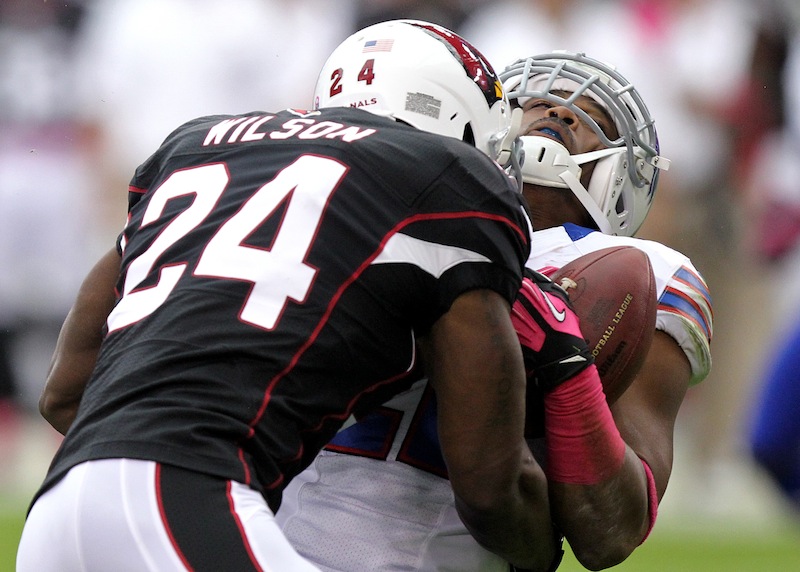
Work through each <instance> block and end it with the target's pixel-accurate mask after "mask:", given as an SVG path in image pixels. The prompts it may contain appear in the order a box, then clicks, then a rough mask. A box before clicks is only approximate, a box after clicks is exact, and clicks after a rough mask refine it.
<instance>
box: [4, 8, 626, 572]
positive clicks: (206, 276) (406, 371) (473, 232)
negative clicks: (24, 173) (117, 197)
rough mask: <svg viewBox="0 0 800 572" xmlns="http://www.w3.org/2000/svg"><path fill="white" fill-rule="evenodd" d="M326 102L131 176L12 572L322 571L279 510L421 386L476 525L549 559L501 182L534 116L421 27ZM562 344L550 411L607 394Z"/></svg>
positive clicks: (253, 122)
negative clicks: (559, 396) (351, 425)
mask: <svg viewBox="0 0 800 572" xmlns="http://www.w3.org/2000/svg"><path fill="white" fill-rule="evenodd" d="M246 87H247V86H242V89H246ZM316 95H317V101H316V105H315V107H316V109H314V110H311V111H303V110H296V109H290V110H283V111H279V112H262V111H255V112H252V113H246V114H242V115H235V116H231V115H218V116H210V117H202V118H198V119H195V120H192V121H189V122H188V123H186V124H184V125H182V126H180V127H178V128H177V129H176V130H175V131H173V132H172V133H171V134H170V135H169V136H168V137H167V139H166V140H165V141H164V143H163V144H162V145H161V147H160V148H159V149H158V150H156V151H155V153H154V154H153V155H152V156H151V157H150V158H149V159H147V160H146V161H145V162H144V163H143V164H142V165H141V166H140V167H139V168H138V169H137V170H136V172H135V174H134V176H133V179H132V181H131V185H130V188H129V194H128V197H129V207H128V220H127V224H126V226H125V228H124V229H123V230H122V232H121V234H120V236H119V240H118V242H117V246H116V248H114V249H113V250H111V251H110V252H109V253H108V254H107V255H106V256H105V257H104V258H103V259H102V260H101V261H100V262H99V263H98V264H97V265H96V266H95V268H94V269H93V270H92V272H91V273H90V274H89V276H88V277H87V279H86V281H85V282H84V284H83V286H82V288H81V290H80V291H79V293H78V296H77V300H76V302H75V305H74V306H73V309H72V310H71V312H70V313H69V315H68V317H67V319H66V321H65V323H64V326H63V328H62V331H61V335H60V337H59V340H58V344H57V348H56V352H55V355H54V359H53V362H52V367H51V370H50V372H49V376H48V379H47V383H46V387H45V390H44V393H43V395H42V399H41V401H40V404H41V409H42V413H43V415H44V416H45V417H46V418H47V419H48V420H50V421H51V423H52V424H53V425H54V426H55V427H56V428H57V429H58V430H60V431H62V432H64V433H66V436H65V438H64V441H63V443H62V446H61V447H60V449H59V451H58V452H57V454H56V457H55V459H54V460H53V463H52V465H51V467H50V470H49V471H48V474H47V476H46V478H45V482H44V483H43V485H42V487H41V488H40V490H39V491H38V492H37V494H36V495H35V498H34V500H33V503H32V506H31V509H30V512H29V514H28V518H27V520H26V524H25V527H24V530H23V533H22V538H21V541H20V546H19V551H18V558H17V570H19V571H20V572H27V571H36V572H42V571H56V570H57V571H65V570H98V571H107V570H115V571H124V570H135V571H139V570H146V569H158V570H236V571H238V570H264V569H269V570H274V571H279V570H291V571H301V570H318V568H317V567H316V566H315V565H314V564H312V563H310V562H309V561H308V560H307V559H306V558H304V557H303V556H301V555H299V554H298V553H297V552H296V551H295V550H294V548H293V547H292V546H291V545H290V543H289V542H288V541H287V540H286V538H285V536H284V535H283V533H282V531H281V530H280V528H279V527H278V526H277V524H276V522H275V518H274V513H275V511H277V509H278V507H279V505H280V503H281V498H282V491H283V489H284V488H285V487H286V485H287V484H288V483H289V482H291V480H292V479H293V478H294V477H295V475H297V474H298V473H299V472H300V471H302V470H303V469H304V468H305V467H306V466H307V465H308V464H309V463H310V462H311V461H313V460H314V458H315V455H316V454H317V452H318V451H319V450H320V449H321V448H322V447H323V446H324V445H325V444H326V443H327V442H329V441H330V440H331V439H332V438H333V437H334V436H335V435H336V433H337V431H338V430H339V429H340V428H341V427H342V425H343V423H344V422H345V420H346V419H348V418H349V417H351V416H356V417H362V416H364V415H365V414H367V413H368V412H370V411H372V410H374V409H375V408H376V407H378V406H380V404H382V403H384V402H386V401H387V400H388V399H390V398H391V397H392V396H393V395H396V394H398V393H401V392H403V391H405V390H406V389H407V388H408V387H409V386H410V385H412V384H413V383H414V382H415V381H416V380H417V379H418V377H419V372H420V371H421V369H423V368H424V370H425V372H426V373H427V375H428V376H429V379H430V384H431V386H432V387H434V388H435V390H436V392H437V396H438V435H437V443H438V445H440V446H441V452H442V454H443V455H444V459H445V460H446V463H447V467H448V471H449V478H450V483H449V485H448V490H449V491H451V492H450V494H451V495H452V496H451V497H450V500H451V503H452V506H455V507H456V509H455V510H457V511H458V514H459V515H460V518H461V521H463V523H464V525H465V526H466V527H467V528H468V529H469V531H470V533H471V534H472V535H473V536H474V538H476V539H477V541H478V542H480V544H481V545H482V546H484V547H485V548H486V549H488V550H490V551H492V552H493V553H496V554H497V556H498V558H501V559H502V560H503V561H509V562H512V563H514V565H516V566H518V567H520V568H527V569H535V570H546V569H548V568H550V567H551V563H552V562H553V561H554V560H556V559H557V535H556V533H555V531H554V530H553V527H552V523H551V520H550V509H549V506H548V504H549V500H548V482H547V479H546V477H545V473H544V471H543V470H542V467H541V466H540V465H539V464H538V463H537V462H536V461H535V460H534V458H533V455H532V453H531V451H530V449H529V447H528V445H527V443H526V441H525V438H524V422H525V419H524V418H525V385H526V380H525V373H524V363H523V358H522V352H521V350H520V345H519V342H518V340H517V335H516V332H515V330H514V326H513V324H512V321H511V317H510V308H511V304H512V303H513V301H514V298H515V296H516V293H517V291H518V290H519V288H520V285H521V281H522V274H523V267H524V263H525V260H526V259H527V258H528V256H529V253H530V242H529V229H530V220H529V218H528V216H527V214H526V210H525V207H524V203H523V199H522V197H521V196H520V194H519V193H518V189H517V187H516V184H515V183H514V182H513V181H512V180H511V179H510V178H509V177H508V175H507V173H506V172H505V171H504V170H503V169H502V168H501V167H500V165H499V164H498V162H496V160H498V159H499V160H500V161H502V162H503V163H505V162H506V161H508V160H509V158H510V156H511V155H512V154H513V142H514V141H515V136H516V133H517V129H518V127H519V124H518V123H516V122H515V121H514V117H516V118H519V117H520V115H521V114H520V113H513V114H512V113H511V109H510V104H509V101H508V99H507V97H506V95H505V91H504V88H503V86H502V84H501V82H500V81H499V79H498V77H497V75H496V74H495V72H494V71H493V70H492V68H491V66H490V65H489V64H488V63H487V62H486V61H485V60H484V58H483V57H482V56H481V55H480V53H479V52H478V51H477V50H476V49H475V48H474V47H473V46H471V45H470V44H469V43H467V42H466V41H464V40H463V39H462V38H460V37H459V36H457V35H456V34H454V33H453V32H451V31H449V30H446V29H444V28H441V27H439V26H436V25H433V24H428V23H425V22H417V21H394V22H387V23H382V24H377V25H375V26H372V27H369V28H366V29H364V30H362V31H359V32H357V33H356V34H354V35H353V36H351V37H350V38H348V39H346V40H345V41H344V42H343V43H342V44H341V45H340V46H339V47H338V48H337V49H336V50H335V51H334V52H333V54H332V55H331V57H330V59H329V60H328V62H327V64H326V65H325V67H324V68H323V70H322V72H321V74H320V76H319V81H318V88H317V93H316ZM543 284H544V286H545V287H549V286H547V284H546V282H543ZM537 292H540V294H539V295H540V296H544V295H546V294H545V293H543V292H541V291H538V290H537ZM553 296H554V299H555V300H556V303H557V304H559V307H560V308H562V309H564V310H565V311H569V308H568V307H567V306H566V304H565V302H564V301H563V300H560V299H558V297H557V295H555V294H554V295H553ZM540 306H541V304H540ZM543 311H545V310H543ZM570 324H571V326H570V328H568V329H567V331H556V330H555V329H551V328H550V327H549V326H543V327H544V332H543V333H545V334H546V346H547V348H548V349H549V350H550V352H551V354H552V356H553V357H554V358H556V363H554V364H549V365H550V366H551V367H550V368H549V369H548V371H549V375H547V376H545V375H542V376H541V379H540V381H541V383H542V384H547V385H548V386H551V387H554V388H555V389H553V392H554V393H555V392H557V390H558V388H557V387H556V386H558V385H559V384H560V383H561V382H567V381H569V380H570V379H572V378H573V377H581V379H582V383H583V384H584V385H586V384H589V385H591V386H592V387H593V388H595V389H596V388H597V387H599V383H600V382H599V377H598V374H597V370H596V368H595V367H594V365H593V363H592V360H591V356H590V353H589V350H588V347H587V345H586V343H585V341H584V340H583V338H582V336H581V333H580V331H579V329H578V327H577V325H576V320H574V317H573V319H572V320H571V321H570ZM561 329H562V330H564V328H563V327H562V328H561ZM550 334H552V335H550ZM423 362H424V364H423ZM577 401H578V402H580V400H577ZM437 450H438V449H437ZM626 456H627V455H626ZM637 463H638V461H637ZM450 486H452V488H449V487H450ZM320 517H321V518H325V515H320ZM531 539H536V542H531Z"/></svg>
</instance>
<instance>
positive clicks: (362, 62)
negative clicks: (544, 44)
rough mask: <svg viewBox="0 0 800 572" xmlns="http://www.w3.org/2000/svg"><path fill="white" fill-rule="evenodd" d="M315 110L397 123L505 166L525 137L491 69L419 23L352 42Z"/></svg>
mask: <svg viewBox="0 0 800 572" xmlns="http://www.w3.org/2000/svg"><path fill="white" fill-rule="evenodd" d="M314 107H315V108H316V109H321V108H326V107H357V108H361V109H364V110H366V111H370V112H372V113H375V114H378V115H385V116H387V117H393V118H394V119H397V120H400V121H403V122H404V123H407V124H409V125H411V126H413V127H416V128H418V129H421V130H423V131H428V132H431V133H437V134H439V135H444V136H446V137H453V138H456V139H463V140H465V141H469V142H471V143H474V145H475V147H477V148H478V149H480V150H481V151H483V152H484V153H486V154H487V155H488V156H489V157H491V158H492V159H495V160H499V161H501V162H505V161H506V160H507V159H508V156H507V155H505V154H503V153H502V152H503V151H504V150H505V151H510V150H511V147H512V142H513V139H514V138H515V137H516V134H517V133H516V129H515V128H514V127H513V126H512V119H511V106H510V105H509V103H508V98H507V97H506V95H505V92H504V90H503V86H502V84H501V83H500V81H499V79H498V76H497V74H496V73H495V71H494V70H493V68H492V67H491V65H490V64H489V62H488V61H487V60H486V59H485V58H484V57H483V56H482V55H481V54H480V52H478V51H477V50H476V49H475V48H474V47H473V46H471V45H470V44H469V43H468V42H467V41H466V40H464V39H463V38H461V37H460V36H458V35H457V34H455V33H454V32H451V31H450V30H448V29H446V28H443V27H441V26H438V25H436V24H431V23H428V22H422V21H418V20H392V21H388V22H381V23H379V24H374V25H372V26H368V27H366V28H364V29H362V30H360V31H358V32H356V33H355V34H353V35H351V36H350V37H349V38H347V39H346V40H344V41H343V42H342V43H341V44H340V45H339V46H338V47H337V48H336V49H335V50H334V51H333V53H331V55H330V57H329V58H328V60H327V62H326V63H325V65H324V66H323V68H322V71H321V72H320V75H319V78H318V80H317V85H316V88H315V90H314ZM516 127H517V128H518V125H517V126H516Z"/></svg>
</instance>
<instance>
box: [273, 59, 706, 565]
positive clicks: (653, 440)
mask: <svg viewBox="0 0 800 572" xmlns="http://www.w3.org/2000/svg"><path fill="white" fill-rule="evenodd" d="M501 77H502V78H503V80H504V83H505V85H506V88H507V89H508V90H509V97H511V98H512V103H513V104H515V105H517V106H518V107H519V108H520V109H522V110H523V111H524V119H523V122H522V130H521V141H522V142H523V146H524V151H525V155H524V161H523V164H522V181H523V183H524V189H523V193H524V196H525V198H526V200H527V203H528V205H529V207H530V213H531V219H532V222H533V226H534V229H535V232H534V233H533V238H532V244H533V245H534V247H533V248H532V250H531V256H530V258H529V259H528V261H527V263H526V266H527V267H528V268H529V269H530V270H534V271H540V272H548V273H549V272H552V271H555V269H557V268H559V267H561V266H563V265H565V264H566V263H568V262H570V261H572V260H574V259H576V258H578V257H579V256H581V255H583V254H587V253H590V252H593V251H596V250H599V249H602V248H607V247H611V246H620V245H632V246H635V247H637V248H640V249H641V250H643V251H644V252H646V253H647V255H648V256H649V258H650V261H651V265H652V268H653V270H654V274H655V277H656V285H657V296H658V318H657V324H656V330H657V331H656V332H655V337H654V341H653V345H652V348H651V350H650V352H649V354H648V356H647V359H646V362H645V364H644V366H643V367H642V369H641V371H640V372H639V375H638V376H637V378H636V379H635V380H634V381H633V383H632V385H631V386H630V387H629V389H628V390H627V391H626V392H625V393H624V394H623V395H622V396H621V397H620V398H619V399H618V401H616V402H615V403H614V404H613V405H612V406H611V407H610V408H609V406H608V405H607V404H606V403H605V401H604V400H602V399H599V400H597V399H595V400H594V401H592V402H588V401H584V402H583V406H582V408H578V409H576V410H575V411H580V412H581V416H582V417H581V419H579V420H578V421H577V422H575V424H571V422H570V420H569V419H566V418H565V417H564V411H567V410H569V409H570V408H571V407H572V406H573V405H574V404H575V402H573V403H572V404H570V400H571V399H578V398H579V397H580V398H582V399H587V396H588V395H591V393H590V391H589V390H588V389H587V388H586V387H583V388H581V387H580V386H579V380H570V381H569V382H566V383H564V384H563V385H561V386H559V387H558V388H557V389H556V390H555V391H550V392H548V393H546V394H545V395H544V398H543V401H544V403H543V409H544V419H543V420H539V421H540V424H541V425H542V434H543V436H544V439H537V440H536V441H534V442H532V446H534V447H535V448H534V450H535V451H536V450H538V449H540V448H542V449H544V451H545V455H546V456H547V459H548V465H547V467H546V474H547V477H548V480H549V501H550V505H549V511H550V512H549V514H548V517H550V518H552V519H553V521H554V523H555V524H556V525H557V527H558V528H559V529H560V531H561V532H563V534H564V535H565V536H566V538H567V539H568V541H569V544H570V547H571V549H572V550H573V552H574V553H575V555H576V556H577V558H578V559H579V561H580V562H581V563H583V564H584V565H585V566H587V567H588V568H590V569H601V568H606V567H609V566H612V565H615V564H617V563H618V562H620V561H622V560H624V559H625V558H626V557H627V556H628V555H629V554H630V553H631V552H632V551H633V550H634V549H635V548H636V547H637V546H638V545H639V544H640V543H641V542H642V541H643V540H644V538H645V537H646V536H647V534H648V533H649V530H650V529H651V528H652V526H653V524H654V522H655V518H656V513H657V507H658V502H659V500H660V499H661V497H662V496H663V494H664V492H665V489H666V487H667V482H668V480H669V476H670V472H671V469H672V459H673V429H674V423H675V419H676V416H677V414H678V410H679V407H680V405H681V403H682V401H683V399H684V395H685V393H686V391H687V388H689V387H690V386H691V385H692V384H696V383H698V382H700V381H701V380H702V379H704V378H705V377H706V376H707V375H708V372H709V369H710V367H711V357H710V340H711V329H712V313H711V300H710V297H709V293H708V290H707V287H706V285H705V283H704V281H703V279H702V278H701V276H700V274H699V273H698V272H697V270H696V269H695V268H694V266H693V265H692V263H691V261H690V260H689V259H688V258H687V257H686V256H684V255H682V254H680V253H679V252H676V251H674V250H672V249H671V248H668V247H666V246H664V245H662V244H659V243H655V242H652V241H646V240H642V239H637V238H632V237H633V235H634V233H636V231H637V230H638V229H639V227H640V226H641V224H642V222H643V221H644V219H645V217H646V216H647V213H648V210H649V209H650V206H651V204H652V199H653V194H654V192H655V190H656V185H657V180H658V172H659V170H660V169H663V168H666V167H667V166H668V161H667V160H666V159H664V158H663V157H662V156H661V155H660V151H659V149H658V140H657V137H656V131H655V126H654V123H653V119H652V118H651V116H650V113H649V112H648V110H647V107H646V106H645V104H644V102H643V101H642V99H641V97H640V94H639V93H638V91H637V90H636V89H635V88H634V87H633V85H631V84H630V82H629V81H627V80H626V79H625V78H624V77H623V76H621V75H620V74H619V73H618V71H617V70H615V69H614V68H613V67H612V66H609V65H607V64H605V63H603V62H600V61H597V60H594V59H592V58H589V57H587V56H586V55H583V54H571V53H553V54H544V55H541V56H535V57H531V58H525V59H522V60H520V61H518V62H516V63H514V64H513V65H510V66H509V67H508V68H506V70H505V71H504V72H503V73H502V74H501ZM526 280H527V278H526ZM524 310H525V309H524V307H523V305H522V304H515V306H514V311H515V314H516V313H517V312H518V311H519V312H524ZM520 315H521V314H520ZM515 324H516V325H517V326H518V328H522V327H524V325H523V322H522V321H516V322H515ZM520 337H521V338H523V336H522V332H520ZM570 390H572V391H574V392H575V393H574V395H572V396H567V395H564V393H565V392H567V391H570ZM595 391H596V388H595ZM555 394H561V395H555ZM439 403H440V402H439ZM565 404H566V405H565ZM436 406H437V400H436V399H435V397H434V392H433V391H431V389H430V387H428V386H427V385H426V383H425V382H424V381H421V382H419V383H417V384H415V385H414V386H412V387H411V388H410V389H409V391H407V392H405V393H403V394H400V395H398V396H396V397H394V398H393V399H392V400H391V401H389V402H387V403H385V404H384V406H383V408H381V410H379V411H376V412H373V413H371V414H370V415H368V416H366V417H364V418H362V419H359V420H358V422H356V423H354V424H353V425H351V426H349V427H347V428H345V429H344V430H343V431H341V432H340V433H339V434H338V435H337V436H336V437H335V438H334V440H333V441H332V442H331V443H330V444H329V445H328V446H327V447H326V449H325V450H324V451H322V452H321V453H320V454H319V455H318V457H317V459H315V461H314V462H313V463H312V464H311V465H310V466H309V468H308V469H306V471H304V472H303V473H302V474H301V475H300V476H299V477H298V478H297V479H295V480H294V481H293V482H292V483H291V484H290V485H289V487H288V488H287V490H286V491H285V494H284V505H283V506H282V508H281V510H280V511H279V513H278V521H279V523H280V524H281V526H282V527H283V530H284V531H285V532H286V534H287V537H288V538H289V539H290V541H291V542H292V543H293V544H294V545H295V547H296V548H297V550H298V551H299V552H300V553H301V554H304V555H306V556H307V557H308V558H309V559H312V560H313V561H314V562H316V563H317V565H318V566H320V568H322V569H323V570H325V571H334V570H336V571H339V570H396V571H400V570H419V571H426V572H434V571H444V570H454V571H455V570H458V571H460V572H470V571H475V572H478V571H481V572H487V571H496V572H508V571H509V563H508V562H507V561H505V560H503V558H502V557H499V556H498V555H497V554H494V553H491V552H490V551H487V550H485V549H484V548H482V547H481V546H480V545H479V544H478V543H477V542H475V540H474V539H472V538H471V537H470V536H469V535H468V534H467V530H466V528H465V527H464V525H463V524H462V523H461V521H460V519H459V516H458V513H457V511H456V510H455V508H454V504H453V497H452V493H451V492H450V490H449V487H448V484H447V476H448V471H447V469H448V467H447V466H446V465H445V463H444V462H443V459H442V457H441V455H440V454H439V447H438V443H437V435H436V432H435V430H433V428H434V427H435V422H436V421H435V420H436ZM587 419H592V423H594V425H592V424H591V423H588V422H587ZM609 420H612V421H611V424H612V426H609V425H608V423H609ZM564 434H576V435H577V434H580V435H584V437H586V438H589V437H590V436H591V444H587V443H584V444H583V446H581V445H580V444H576V443H572V444H571V445H570V444H566V443H564V441H563V435H564ZM576 441H579V439H578V440H576ZM542 442H543V447H540V446H541V445H542ZM540 458H541V457H540ZM539 541H544V540H542V539H537V538H531V542H539Z"/></svg>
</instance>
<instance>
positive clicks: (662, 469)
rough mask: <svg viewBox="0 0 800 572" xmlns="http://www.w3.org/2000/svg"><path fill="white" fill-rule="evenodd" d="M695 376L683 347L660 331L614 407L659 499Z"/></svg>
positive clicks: (618, 422)
mask: <svg viewBox="0 0 800 572" xmlns="http://www.w3.org/2000/svg"><path fill="white" fill-rule="evenodd" d="M691 375H692V372H691V366H690V365H689V360H688V359H687V358H686V355H685V353H684V352H683V350H681V348H680V346H678V344H677V343H676V342H675V340H674V339H673V338H672V337H671V336H669V335H668V334H666V333H664V332H661V331H657V332H656V334H655V336H654V338H653V344H652V346H651V348H650V351H649V353H648V355H647V358H646V359H645V363H644V365H643V366H642V369H641V370H640V371H639V374H638V375H637V376H636V378H635V379H634V381H633V383H632V384H631V385H630V387H629V388H628V389H627V391H625V393H623V394H622V396H621V397H620V398H619V400H618V401H617V402H616V403H615V404H614V405H613V406H612V407H611V412H612V413H613V415H614V421H615V422H616V424H617V427H618V428H619V431H620V433H621V435H622V438H623V439H624V440H625V442H626V443H627V444H628V446H629V447H631V449H633V450H634V451H635V452H636V454H637V455H639V456H640V457H641V458H642V459H644V460H645V461H646V462H647V464H648V465H649V466H650V469H651V470H652V471H653V475H654V477H655V480H656V486H657V489H658V493H659V497H660V496H662V495H663V494H664V491H665V489H666V487H667V482H668V481H669V476H670V472H671V470H672V459H673V444H674V429H675V420H676V418H677V416H678V410H679V409H680V406H681V403H682V402H683V399H684V396H685V395H686V390H687V388H688V387H689V380H690V379H691Z"/></svg>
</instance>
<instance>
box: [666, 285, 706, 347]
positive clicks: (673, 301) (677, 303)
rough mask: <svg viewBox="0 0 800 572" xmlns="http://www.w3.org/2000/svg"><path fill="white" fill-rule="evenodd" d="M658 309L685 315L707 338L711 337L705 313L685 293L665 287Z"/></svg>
mask: <svg viewBox="0 0 800 572" xmlns="http://www.w3.org/2000/svg"><path fill="white" fill-rule="evenodd" d="M658 309H659V310H664V311H666V312H673V313H676V314H680V315H682V316H685V317H686V318H688V319H689V320H691V321H693V322H695V323H696V324H697V325H698V326H699V327H700V328H701V329H702V330H703V333H704V334H705V336H706V337H707V338H708V339H709V340H710V339H711V328H710V327H709V323H708V320H707V319H706V315H705V314H704V313H703V311H702V310H701V309H700V308H699V307H698V306H697V304H696V303H695V302H694V301H693V300H692V299H691V298H690V297H689V296H687V295H686V294H685V293H683V292H681V291H679V290H675V289H673V288H667V289H666V290H665V291H664V293H663V294H662V295H661V299H660V300H659V301H658Z"/></svg>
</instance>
